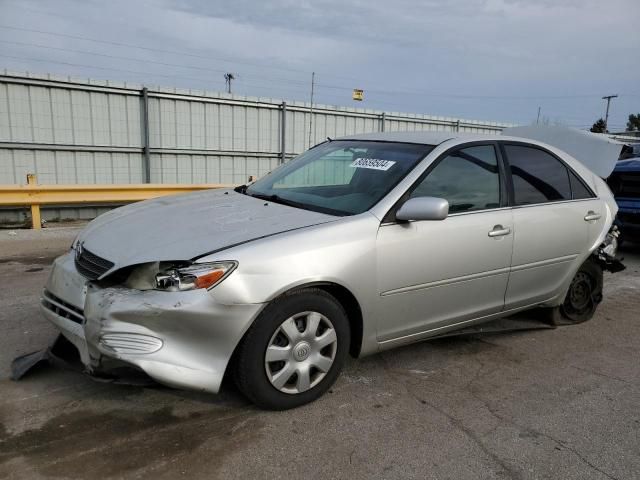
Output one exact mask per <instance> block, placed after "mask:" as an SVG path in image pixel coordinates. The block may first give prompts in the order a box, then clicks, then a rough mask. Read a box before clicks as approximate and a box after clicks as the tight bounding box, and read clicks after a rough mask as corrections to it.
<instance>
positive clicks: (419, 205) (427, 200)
mask: <svg viewBox="0 0 640 480" xmlns="http://www.w3.org/2000/svg"><path fill="white" fill-rule="evenodd" d="M447 215H449V202H447V201H446V200H445V199H444V198H436V197H415V198H410V199H409V200H407V201H406V202H404V203H403V204H402V206H401V207H400V208H399V209H398V211H397V212H396V219H398V220H402V221H406V222H408V221H409V220H444V219H445V218H447Z"/></svg>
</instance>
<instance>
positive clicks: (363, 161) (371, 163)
mask: <svg viewBox="0 0 640 480" xmlns="http://www.w3.org/2000/svg"><path fill="white" fill-rule="evenodd" d="M395 163H396V162H394V161H392V160H381V159H379V158H358V159H357V160H354V161H353V163H351V165H349V166H350V167H352V168H370V169H372V170H384V171H386V170H389V169H390V168H391V167H393V166H394V165H395Z"/></svg>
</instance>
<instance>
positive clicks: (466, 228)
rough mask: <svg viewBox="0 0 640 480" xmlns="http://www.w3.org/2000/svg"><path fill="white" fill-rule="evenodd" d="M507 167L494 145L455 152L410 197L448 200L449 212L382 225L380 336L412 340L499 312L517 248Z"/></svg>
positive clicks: (436, 165)
mask: <svg viewBox="0 0 640 480" xmlns="http://www.w3.org/2000/svg"><path fill="white" fill-rule="evenodd" d="M502 172H503V167H502V165H501V162H500V161H499V157H498V154H497V150H496V147H495V145H494V144H484V145H483V144H474V145H471V146H466V147H465V146H463V147H460V148H458V149H456V150H453V151H450V152H448V153H446V154H445V155H443V157H441V158H440V159H438V160H436V161H435V162H434V165H432V166H431V167H430V168H429V169H427V172H426V173H425V175H423V177H422V178H421V180H419V181H418V182H417V183H416V184H415V185H414V186H413V187H412V190H410V193H408V195H406V196H405V197H406V198H410V197H419V196H431V197H440V198H445V199H447V200H448V201H449V216H448V217H447V218H446V219H444V220H439V221H414V222H406V223H398V222H389V223H383V224H382V225H381V226H380V229H379V231H378V238H377V260H378V294H379V295H380V309H381V310H380V312H379V313H380V315H379V316H378V318H379V319H380V321H379V325H378V340H379V341H380V342H382V343H385V342H389V343H390V344H396V343H405V342H410V341H413V340H417V339H419V338H421V337H423V336H424V337H426V336H429V335H430V334H432V333H433V332H434V331H436V332H438V331H442V330H444V329H446V328H447V327H450V326H451V325H453V324H457V323H461V322H465V321H468V320H471V319H474V318H478V317H482V316H485V315H490V314H493V313H497V312H500V311H501V310H502V308H503V306H504V295H505V291H506V288H507V281H508V278H509V269H510V265H511V252H512V248H513V220H512V211H511V209H510V208H508V207H507V205H508V202H507V198H506V197H507V195H506V189H505V187H504V181H503V174H502Z"/></svg>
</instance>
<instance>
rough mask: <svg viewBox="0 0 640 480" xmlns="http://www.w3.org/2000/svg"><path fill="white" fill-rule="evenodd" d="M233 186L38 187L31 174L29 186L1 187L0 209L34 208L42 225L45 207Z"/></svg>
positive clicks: (35, 225)
mask: <svg viewBox="0 0 640 480" xmlns="http://www.w3.org/2000/svg"><path fill="white" fill-rule="evenodd" d="M231 187H233V185H224V184H217V183H213V184H211V183H203V184H193V185H191V184H164V183H156V184H149V183H145V184H117V185H38V182H37V178H36V176H35V175H27V184H26V185H0V207H16V206H22V207H24V206H27V207H30V208H31V226H32V228H35V229H39V228H41V225H42V220H41V216H40V206H42V205H82V204H96V203H123V204H124V203H131V202H138V201H140V200H147V199H149V198H156V197H162V196H165V195H176V194H178V193H187V192H195V191H197V190H208V189H212V188H231Z"/></svg>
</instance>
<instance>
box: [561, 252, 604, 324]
mask: <svg viewBox="0 0 640 480" xmlns="http://www.w3.org/2000/svg"><path fill="white" fill-rule="evenodd" d="M602 284H603V278H602V267H600V265H598V263H597V262H596V261H594V260H593V259H591V258H589V259H587V260H586V261H585V262H584V263H583V264H582V265H581V266H580V268H579V269H578V271H577V273H576V275H575V276H574V277H573V280H571V285H570V286H569V290H568V291H567V295H566V297H565V299H564V301H563V302H562V305H560V306H558V307H554V308H551V309H549V316H550V321H551V323H552V324H554V325H575V324H578V323H583V322H586V321H587V320H591V318H593V315H594V314H595V312H596V309H597V308H598V304H599V303H600V302H601V301H602Z"/></svg>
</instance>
